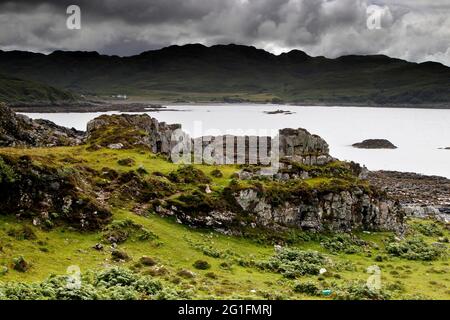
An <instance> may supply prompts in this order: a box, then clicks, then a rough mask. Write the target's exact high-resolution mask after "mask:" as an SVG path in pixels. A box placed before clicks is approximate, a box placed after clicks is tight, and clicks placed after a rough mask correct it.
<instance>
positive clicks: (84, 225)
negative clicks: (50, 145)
mask: <svg viewBox="0 0 450 320" xmlns="http://www.w3.org/2000/svg"><path fill="white" fill-rule="evenodd" d="M89 177H90V175H89V174H88V173H87V172H86V173H85V174H83V171H82V168H79V169H78V170H74V169H63V168H61V169H59V168H54V167H49V166H46V165H44V164H42V163H39V164H35V163H34V162H33V161H32V160H31V159H30V158H29V157H27V156H23V157H15V156H14V157H13V156H6V155H2V156H1V157H0V191H1V192H0V214H15V215H16V216H17V217H18V218H29V219H32V221H33V224H35V225H41V226H43V227H52V226H53V225H55V224H57V223H59V222H64V223H65V224H68V225H70V226H72V227H75V228H77V229H81V230H94V229H99V228H100V227H102V226H103V225H105V224H106V223H108V222H109V221H110V218H111V213H110V211H109V209H108V208H107V207H105V206H104V205H101V204H100V203H99V202H98V201H97V200H96V198H95V197H96V196H95V194H93V193H92V192H91V191H90V190H91V184H92V182H91V181H90V180H89Z"/></svg>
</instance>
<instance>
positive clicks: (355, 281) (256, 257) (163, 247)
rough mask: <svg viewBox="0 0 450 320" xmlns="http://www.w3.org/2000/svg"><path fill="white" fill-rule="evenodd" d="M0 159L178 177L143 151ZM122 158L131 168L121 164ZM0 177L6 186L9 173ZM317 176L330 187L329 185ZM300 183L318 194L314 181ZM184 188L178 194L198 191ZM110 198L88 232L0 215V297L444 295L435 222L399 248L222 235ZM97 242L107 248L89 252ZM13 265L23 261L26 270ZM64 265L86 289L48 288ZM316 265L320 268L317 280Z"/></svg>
mask: <svg viewBox="0 0 450 320" xmlns="http://www.w3.org/2000/svg"><path fill="white" fill-rule="evenodd" d="M0 156H2V157H10V158H11V157H23V156H27V157H29V158H30V159H32V161H33V162H34V163H36V164H41V165H46V166H53V167H59V168H71V169H77V168H78V169H80V168H81V167H85V168H90V169H92V170H104V168H109V169H112V170H115V171H117V172H118V173H123V174H126V173H127V172H131V171H132V172H138V171H139V172H141V173H143V172H144V170H145V175H146V176H147V175H148V176H155V175H156V176H158V177H160V178H161V179H162V180H165V179H167V178H166V177H167V176H169V175H170V174H171V173H173V172H176V170H177V169H179V165H176V164H172V163H169V162H167V161H166V160H165V159H163V158H160V157H159V156H157V155H154V154H152V153H150V152H148V151H145V150H109V149H100V150H91V151H88V150H87V149H86V147H85V146H81V147H63V148H51V149H43V148H36V149H12V148H8V149H0ZM123 159H132V160H133V161H130V162H129V164H128V165H123V161H122V162H121V161H120V160H123ZM334 165H336V164H334ZM196 169H198V170H201V171H202V172H203V173H204V174H205V175H206V176H209V177H211V182H210V184H211V188H212V189H213V190H218V189H222V188H224V187H225V186H227V185H228V184H229V183H230V181H231V179H232V175H233V173H234V172H236V171H237V170H238V168H237V167H236V166H221V167H219V169H220V171H221V172H222V175H223V176H222V177H219V176H218V175H216V174H213V170H215V169H217V167H213V166H204V165H198V166H196ZM2 170H3V171H2V175H0V176H1V177H2V179H5V177H6V175H5V172H7V171H5V168H2ZM161 176H163V177H161ZM162 180H161V181H162ZM320 180H321V181H320V183H324V182H325V183H326V181H327V178H326V177H324V178H321V179H320ZM105 183H107V182H106V181H98V185H104V184H105ZM307 183H309V184H310V185H311V186H315V184H316V183H317V179H316V180H314V179H311V181H308V180H307ZM180 188H182V189H180V190H182V191H181V192H185V191H188V190H195V189H198V188H199V185H198V184H196V183H186V184H183V185H182V186H180ZM3 191H6V190H3ZM176 196H177V194H173V195H172V196H171V197H176ZM113 198H114V199H112V201H111V207H112V214H113V217H112V219H113V221H112V223H111V224H110V225H108V226H106V227H105V228H104V229H103V230H98V231H93V232H80V231H77V230H76V229H74V228H72V227H69V226H67V225H52V226H41V227H36V226H33V225H32V223H31V221H30V220H29V219H21V220H18V219H17V218H16V217H14V215H9V214H8V212H1V213H0V298H38V299H46V298H55V297H56V298H61V299H62V298H80V297H81V298H83V297H84V298H102V297H103V298H105V297H106V298H116V299H125V298H138V299H139V298H140V299H165V298H169V299H176V298H191V299H197V298H219V299H220V298H251V299H257V298H259V299H333V298H334V299H420V298H427V299H450V279H449V276H448V275H449V268H450V265H449V258H448V252H447V249H442V248H446V246H447V244H446V243H445V242H446V241H448V238H449V237H450V233H449V231H448V230H447V229H446V228H445V227H444V226H443V225H440V224H438V223H436V222H434V221H430V220H421V221H419V220H411V221H410V222H409V225H410V228H409V232H408V234H407V236H406V238H405V239H403V240H399V239H397V240H395V239H394V235H393V234H390V233H365V232H357V233H355V234H354V235H348V234H323V235H320V234H312V233H308V232H301V231H298V230H297V231H296V230H292V231H291V232H287V233H284V234H279V235H276V236H275V235H274V234H272V233H270V232H260V233H258V237H256V236H249V237H246V236H226V235H223V234H219V233H216V232H211V231H210V230H201V229H192V228H189V227H187V226H184V225H180V224H179V223H177V222H176V221H175V220H174V219H173V218H162V217H159V216H158V215H157V214H155V212H153V211H152V210H151V209H149V208H146V207H136V206H135V203H134V202H133V201H123V200H122V198H121V196H120V194H118V195H114V196H113ZM123 234H126V236H125V237H124V238H125V240H124V241H121V242H119V243H118V247H117V248H116V249H115V250H114V251H117V250H118V251H120V252H121V253H122V254H124V256H121V257H120V259H115V258H117V257H115V256H114V255H112V251H113V250H112V249H111V247H110V245H111V244H110V243H108V241H107V238H108V237H109V236H111V235H114V236H117V235H123ZM98 243H101V244H102V245H103V246H104V248H103V250H96V249H93V247H94V246H95V245H96V244H98ZM275 243H277V244H281V245H283V248H282V249H281V251H280V249H278V251H276V250H274V244H275ZM437 244H440V245H439V246H438V245H437ZM438 247H439V248H441V249H439V250H438V249H437V248H438ZM22 258H23V259H22ZM20 261H26V264H27V266H26V267H25V268H22V270H21V268H20ZM373 265H377V266H378V267H379V268H380V270H381V289H380V290H371V289H369V288H367V286H366V284H365V283H366V281H367V279H368V278H369V277H370V276H371V275H372V274H369V273H368V272H367V268H368V267H370V266H373ZM69 266H78V267H79V268H80V269H81V272H82V274H83V276H84V278H83V284H84V287H82V289H81V290H75V289H67V288H66V286H65V283H66V282H64V279H65V278H64V277H62V278H61V277H59V278H58V277H56V278H55V277H53V278H50V279H49V280H45V279H47V278H48V277H49V276H50V275H51V274H55V275H65V274H66V270H67V268H68V267H69ZM117 267H118V268H120V269H111V268H117ZM321 268H326V269H327V272H325V273H324V274H323V275H319V272H318V271H319V269H321ZM111 274H112V276H111ZM116 278H117V279H122V280H117V281H118V282H117V281H116V280H113V279H116ZM61 279H63V280H61ZM108 279H109V280H108ZM124 279H125V280H124ZM127 279H128V280H127ZM130 279H131V280H130ZM42 281H44V282H42ZM58 281H59V282H58ZM120 281H122V282H120ZM41 282H42V283H41ZM32 283H34V284H32ZM143 283H145V285H143ZM117 288H119V289H120V290H119V289H117ZM323 290H331V294H330V295H329V293H330V292H328V291H323ZM2 294H3V297H2Z"/></svg>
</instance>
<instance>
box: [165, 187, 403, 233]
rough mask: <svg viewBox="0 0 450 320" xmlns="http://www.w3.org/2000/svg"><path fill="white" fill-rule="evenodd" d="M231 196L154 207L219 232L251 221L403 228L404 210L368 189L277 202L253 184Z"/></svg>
mask: <svg viewBox="0 0 450 320" xmlns="http://www.w3.org/2000/svg"><path fill="white" fill-rule="evenodd" d="M232 197H233V200H234V201H235V204H236V206H235V207H234V208H233V207H228V208H227V209H212V210H210V211H209V212H207V213H204V214H201V213H199V212H196V213H195V214H192V213H188V212H186V211H185V210H183V208H181V207H177V206H176V205H171V206H170V208H166V209H163V208H161V207H160V208H159V212H160V213H162V214H165V215H175V216H176V217H177V218H178V219H179V221H180V222H182V223H186V224H189V225H194V226H203V227H212V228H215V229H217V230H218V231H222V232H225V233H239V232H240V230H242V228H256V227H260V228H268V229H272V230H283V229H286V228H299V229H302V230H311V231H316V232H324V231H335V232H348V231H355V230H371V231H395V232H399V233H401V232H403V231H404V229H403V228H404V225H403V219H404V211H403V208H402V207H401V206H400V205H399V204H398V203H396V202H394V201H392V200H388V199H386V198H383V197H379V196H373V195H369V194H368V193H366V192H364V191H363V190H362V189H359V188H355V189H352V190H347V191H341V192H327V193H318V192H313V193H311V194H309V195H306V194H304V195H302V196H299V197H298V198H296V199H295V200H287V201H283V202H282V203H278V202H277V203H275V202H274V201H273V200H272V199H270V197H268V196H265V195H264V194H261V192H259V191H258V190H255V189H242V190H239V191H237V192H235V193H233V194H232Z"/></svg>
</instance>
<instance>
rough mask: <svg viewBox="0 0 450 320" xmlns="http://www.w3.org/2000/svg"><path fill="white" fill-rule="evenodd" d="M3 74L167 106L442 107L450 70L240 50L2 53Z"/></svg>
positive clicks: (449, 94) (449, 91) (379, 59)
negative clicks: (133, 53) (190, 103)
mask: <svg viewBox="0 0 450 320" xmlns="http://www.w3.org/2000/svg"><path fill="white" fill-rule="evenodd" d="M0 69H1V70H2V72H3V73H6V74H14V75H17V76H18V77H21V78H24V79H31V80H35V81H39V82H43V83H46V84H48V85H52V86H58V87H61V88H64V89H69V90H73V91H75V92H79V93H83V94H94V95H113V94H128V95H129V96H135V97H145V98H150V99H155V100H163V101H164V100H165V101H221V102H222V101H225V102H239V101H245V100H250V101H259V102H270V101H272V102H281V101H285V102H298V103H338V104H347V103H348V104H351V103H353V104H433V103H436V104H438V103H441V104H445V103H448V102H450V68H448V67H446V66H444V65H441V64H438V63H431V62H428V63H422V64H417V63H409V62H406V61H403V60H399V59H392V58H389V57H387V56H381V55H378V56H344V57H341V58H337V59H327V58H324V57H310V56H308V55H307V54H305V53H304V52H301V51H297V50H294V51H291V52H289V53H285V54H281V55H279V56H276V55H273V54H271V53H268V52H266V51H264V50H259V49H256V48H254V47H247V46H238V45H217V46H212V47H205V46H203V45H198V44H197V45H186V46H181V47H180V46H171V47H167V48H164V49H161V50H156V51H148V52H144V53H142V54H140V55H137V56H132V57H118V56H105V55H100V54H98V53H96V52H62V51H56V52H54V53H52V54H49V55H44V54H36V53H29V52H18V51H12V52H1V51H0Z"/></svg>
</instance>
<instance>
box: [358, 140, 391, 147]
mask: <svg viewBox="0 0 450 320" xmlns="http://www.w3.org/2000/svg"><path fill="white" fill-rule="evenodd" d="M352 146H353V147H355V148H358V149H397V147H396V146H395V145H394V144H393V143H392V142H390V141H388V140H385V139H368V140H364V141H363V142H358V143H355V144H353V145H352Z"/></svg>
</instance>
